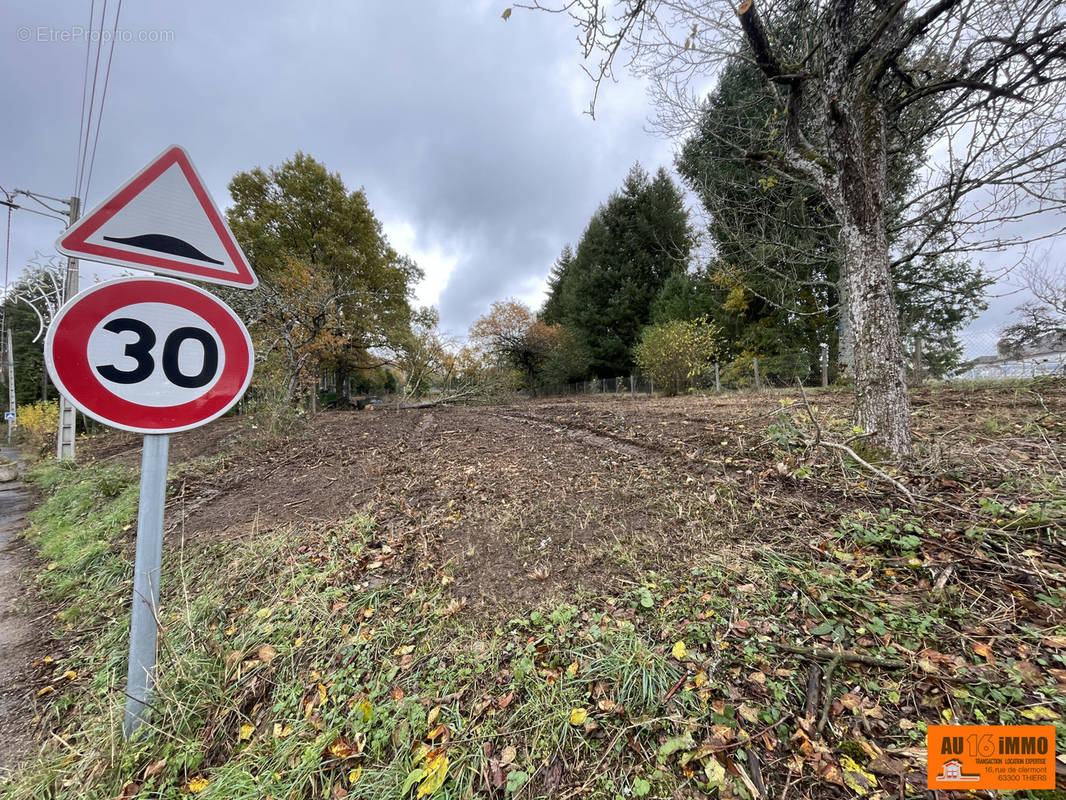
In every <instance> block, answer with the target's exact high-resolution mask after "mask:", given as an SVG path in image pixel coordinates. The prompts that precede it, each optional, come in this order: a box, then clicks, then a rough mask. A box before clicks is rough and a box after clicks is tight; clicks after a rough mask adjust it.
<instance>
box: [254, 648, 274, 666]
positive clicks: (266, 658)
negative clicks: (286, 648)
mask: <svg viewBox="0 0 1066 800" xmlns="http://www.w3.org/2000/svg"><path fill="white" fill-rule="evenodd" d="M277 654H278V651H277V650H275V649H274V648H273V647H271V646H270V645H268V644H264V645H263V646H262V647H260V648H259V650H258V651H257V655H258V656H259V660H260V661H262V662H263V663H264V664H269V663H270V662H271V661H273V660H274V658H275V656H277Z"/></svg>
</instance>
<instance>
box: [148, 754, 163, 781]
mask: <svg viewBox="0 0 1066 800" xmlns="http://www.w3.org/2000/svg"><path fill="white" fill-rule="evenodd" d="M166 765H167V760H166V759H165V758H161V759H159V760H158V761H155V762H153V763H152V764H149V765H148V766H147V767H145V769H144V779H145V780H149V779H150V778H154V777H155V776H156V775H158V774H159V773H160V772H162V771H163V768H164V767H166Z"/></svg>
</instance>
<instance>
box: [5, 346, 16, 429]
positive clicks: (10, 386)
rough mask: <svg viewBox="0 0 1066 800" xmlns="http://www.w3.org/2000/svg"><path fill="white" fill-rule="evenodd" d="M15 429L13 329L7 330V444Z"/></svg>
mask: <svg viewBox="0 0 1066 800" xmlns="http://www.w3.org/2000/svg"><path fill="white" fill-rule="evenodd" d="M14 429H15V350H14V346H13V345H12V344H11V328H10V327H9V328H8V329H7V443H8V444H9V445H10V444H11V432H12V431H13V430H14Z"/></svg>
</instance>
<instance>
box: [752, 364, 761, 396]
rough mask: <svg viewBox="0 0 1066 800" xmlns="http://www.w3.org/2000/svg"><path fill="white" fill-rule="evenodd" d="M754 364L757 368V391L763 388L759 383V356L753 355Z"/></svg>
mask: <svg viewBox="0 0 1066 800" xmlns="http://www.w3.org/2000/svg"><path fill="white" fill-rule="evenodd" d="M751 363H752V366H753V367H754V368H755V391H759V390H760V389H762V385H761V384H760V383H759V359H758V357H757V356H752V359H751Z"/></svg>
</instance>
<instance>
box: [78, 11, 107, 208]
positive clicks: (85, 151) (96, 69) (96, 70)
mask: <svg viewBox="0 0 1066 800" xmlns="http://www.w3.org/2000/svg"><path fill="white" fill-rule="evenodd" d="M106 15H107V0H104V7H103V9H102V10H101V12H100V32H99V35H98V36H97V37H96V61H95V63H94V65H93V83H92V91H90V92H89V114H88V120H89V121H88V124H87V125H86V128H85V141H84V144H83V147H82V152H81V175H82V178H84V177H85V163H86V161H87V160H88V157H89V132H90V131H91V130H92V127H93V108H94V107H95V105H96V79H97V78H98V77H99V75H100V49H101V47H102V45H103V42H102V39H103V37H104V18H105V17H106ZM89 37H90V39H91V38H92V31H91V30H90V31H89ZM81 187H82V183H81V181H80V180H79V182H78V187H77V191H76V192H75V194H76V195H78V196H79V197H81V196H82V195H81Z"/></svg>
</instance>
